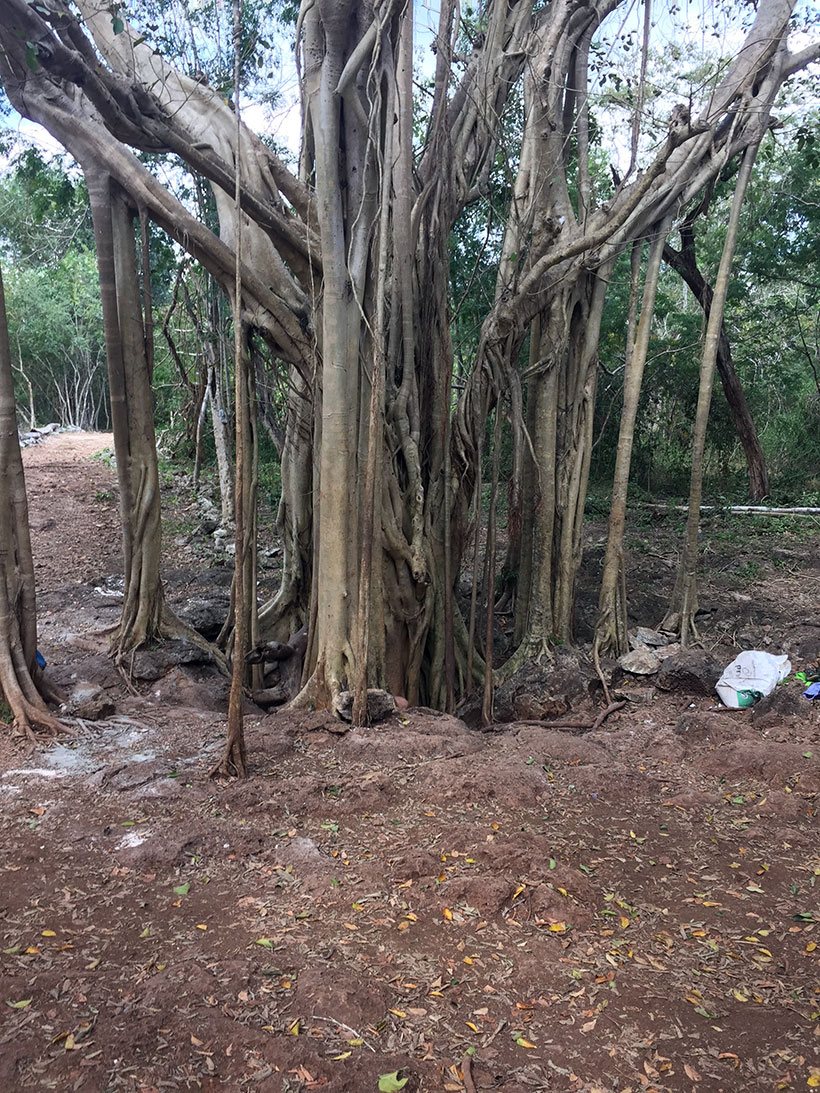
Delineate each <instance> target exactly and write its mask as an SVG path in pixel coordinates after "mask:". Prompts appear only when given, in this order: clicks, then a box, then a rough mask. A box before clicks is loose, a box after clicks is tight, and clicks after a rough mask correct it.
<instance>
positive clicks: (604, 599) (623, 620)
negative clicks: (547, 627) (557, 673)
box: [595, 220, 669, 656]
mask: <svg viewBox="0 0 820 1093" xmlns="http://www.w3.org/2000/svg"><path fill="white" fill-rule="evenodd" d="M668 231H669V221H668V220H666V221H664V222H663V223H662V224H661V225H659V227H658V228H657V230H656V233H655V235H654V236H653V238H652V242H651V245H650V248H649V259H648V262H647V267H646V279H645V281H644V289H643V298H642V300H641V313H640V319H639V320H638V326H637V330H636V331H635V340H634V344H632V342H631V330H630V327H631V326H632V322H628V324H627V350H626V365H625V369H624V393H623V409H622V410H621V423H620V429H619V432H618V446H617V449H616V453H615V472H614V477H613V481H612V498H611V502H610V509H609V531H608V535H607V544H606V554H605V556H604V567H603V573H602V576H601V592H600V599H599V603H598V610H599V615H598V622H597V624H596V627H595V652H596V655H600V654H601V653H609V652H611V653H614V654H615V655H616V656H620V654H621V653H625V652H627V650H628V649H629V640H628V637H627V606H626V603H625V602H624V598H623V596H622V594H621V592H622V589H623V587H624V584H625V577H624V531H625V528H626V502H627V493H628V491H629V468H630V465H631V461H632V446H633V443H634V439H635V422H636V420H637V417H638V404H639V402H640V397H641V386H642V384H643V373H644V367H645V366H646V357H647V353H648V351H649V337H650V334H651V331H652V318H653V316H654V313H655V298H656V295H657V291H658V279H659V275H660V268H661V258H662V255H663V246H664V242H665V240H666V234H667V232H668ZM637 253H638V252H637V250H635V251H633V259H634V256H635V255H636V254H637ZM636 289H637V284H636V281H635V278H634V266H633V281H632V288H631V291H630V319H631V318H632V315H633V314H634V311H633V307H632V301H633V300H635V299H636V297H637V292H636V291H635V290H636Z"/></svg>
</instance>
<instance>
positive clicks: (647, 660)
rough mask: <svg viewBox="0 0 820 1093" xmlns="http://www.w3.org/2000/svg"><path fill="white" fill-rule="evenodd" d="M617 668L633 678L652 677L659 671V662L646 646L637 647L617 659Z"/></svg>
mask: <svg viewBox="0 0 820 1093" xmlns="http://www.w3.org/2000/svg"><path fill="white" fill-rule="evenodd" d="M618 667H619V668H623V670H624V671H625V672H629V673H630V675H633V676H653V675H654V674H655V673H656V672H658V671H660V667H661V662H660V660H659V658H658V657H657V656H656V655H655V653H654V652H653V651H652V650H651V649H650V648H648V646H646V645H638V646H637V647H636V648H635V649H633V650H632V651H631V652H629V653H624V654H623V656H620V657H618Z"/></svg>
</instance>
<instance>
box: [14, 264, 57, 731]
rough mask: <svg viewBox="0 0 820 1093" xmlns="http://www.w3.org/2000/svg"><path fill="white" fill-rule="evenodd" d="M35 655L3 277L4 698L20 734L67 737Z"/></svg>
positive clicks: (34, 611) (34, 615) (31, 569)
mask: <svg viewBox="0 0 820 1093" xmlns="http://www.w3.org/2000/svg"><path fill="white" fill-rule="evenodd" d="M36 653H37V605H36V600H35V590H34V561H33V559H32V554H31V537H30V535H29V526H28V502H27V499H26V483H25V477H24V474H23V460H22V457H21V455H20V442H19V438H18V434H17V412H16V406H15V401H14V378H13V376H12V371H11V352H10V349H9V339H8V326H7V322H6V303H5V295H4V292H3V279H2V275H0V698H2V699H3V701H4V702H5V703H6V705H7V706H8V709H9V711H10V713H11V716H12V720H13V724H14V726H15V728H16V729H17V731H18V732H20V733H23V734H24V735H25V736H28V737H31V738H33V734H34V730H35V729H40V730H43V731H45V732H47V733H57V732H62V731H64V730H63V727H62V726H61V725H60V723H59V721H58V720H57V719H56V718H55V717H54V716H53V715H52V714H51V713H50V712H49V709H48V706H47V705H46V697H48V696H49V694H50V692H49V690H48V688H46V686H45V684H44V681H43V680H42V674H41V672H40V669H39V668H38V666H37V659H36ZM0 720H5V718H0Z"/></svg>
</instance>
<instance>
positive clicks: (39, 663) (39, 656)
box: [34, 649, 46, 668]
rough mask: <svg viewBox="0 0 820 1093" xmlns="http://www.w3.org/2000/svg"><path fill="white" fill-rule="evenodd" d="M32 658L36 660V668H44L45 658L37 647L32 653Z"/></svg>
mask: <svg viewBox="0 0 820 1093" xmlns="http://www.w3.org/2000/svg"><path fill="white" fill-rule="evenodd" d="M34 659H35V660H36V661H37V667H38V668H45V666H46V658H45V657H44V656H43V654H42V653H41V652H40V650H39V649H38V650H37V652H36V653H35V654H34Z"/></svg>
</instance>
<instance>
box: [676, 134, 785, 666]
mask: <svg viewBox="0 0 820 1093" xmlns="http://www.w3.org/2000/svg"><path fill="white" fill-rule="evenodd" d="M764 121H765V119H764ZM763 132H765V129H764V130H762V131H761V138H760V139H762V133H763ZM760 139H758V141H757V142H756V143H755V144H750V145H749V147H748V148H747V149H746V151H745V152H744V154H743V161H742V163H741V165H740V171H739V172H738V176H737V181H736V182H735V191H734V194H733V196H732V207H731V210H730V213H729V221H728V224H727V226H726V236H725V238H724V241H723V251H722V253H721V256H720V265H719V267H718V273H717V278H716V279H715V291H714V296H713V298H712V302H711V307H710V310H709V318H708V320H707V323H706V333H705V335H704V339H703V356H702V358H701V365H700V385H699V388H698V404H697V410H696V413H695V425H694V430H693V433H692V473H691V480H690V484H689V514H688V516H687V520H686V531H685V533H684V540H683V548H682V551H681V558H680V564H679V568H678V577H677V581H676V583H675V589H674V592H673V594H672V602H671V605H670V609H669V612H668V613H667V615H666V618H665V619H664V620H663V623H662V626H663V628H664V629H665V630H674V631H676V632H677V633H679V634H680V641H681V645H683V646H684V647H685V646H687V645H688V644H689V643H690V641H691V640H692V639H694V640H697V639H698V632H697V628H696V626H695V615H696V613H697V561H698V531H699V528H700V503H701V498H702V495H703V453H704V450H705V448H706V429H707V426H708V424H709V406H710V403H711V400H712V386H713V381H714V374H715V364H716V361H717V355H718V348H719V345H720V334H721V328H722V326H723V312H724V308H725V306H726V296H727V294H728V290H729V277H730V274H731V271H732V259H733V258H734V253H735V244H736V243H737V235H738V228H739V226H740V214H741V210H742V208H743V199H744V197H745V195H746V188H747V186H748V184H749V179H750V178H751V174H752V168H753V167H754V162H755V157H756V156H757V150H758V148H759V147H760Z"/></svg>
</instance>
